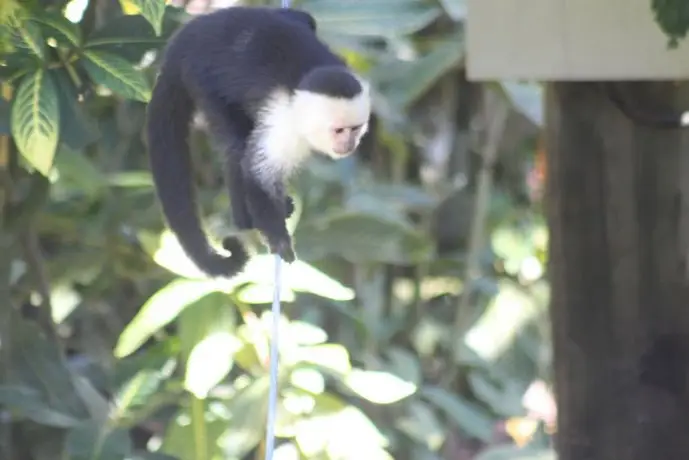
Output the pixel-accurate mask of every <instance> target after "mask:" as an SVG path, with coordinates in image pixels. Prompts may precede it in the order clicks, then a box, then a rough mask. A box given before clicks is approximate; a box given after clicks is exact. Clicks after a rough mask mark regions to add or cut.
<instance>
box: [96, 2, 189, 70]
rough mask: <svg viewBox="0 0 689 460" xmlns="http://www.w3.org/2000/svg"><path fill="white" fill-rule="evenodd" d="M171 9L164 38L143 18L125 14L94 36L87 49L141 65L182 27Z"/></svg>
mask: <svg viewBox="0 0 689 460" xmlns="http://www.w3.org/2000/svg"><path fill="white" fill-rule="evenodd" d="M171 10H173V9H168V10H166V14H165V17H164V20H163V27H162V36H160V37H158V36H156V34H155V31H154V30H153V28H152V27H151V25H150V24H149V23H148V21H147V20H146V18H144V17H143V16H139V15H136V16H130V15H124V16H119V17H114V18H112V19H111V20H109V21H107V22H106V23H105V25H103V27H101V28H99V29H98V30H96V31H94V32H93V33H92V34H90V35H89V37H88V38H87V40H86V44H85V47H86V49H88V50H99V51H106V52H109V53H114V54H117V55H118V56H120V57H123V58H125V59H127V60H128V61H130V62H139V61H140V60H141V58H142V57H143V55H144V54H145V53H146V52H147V51H150V50H154V49H158V48H161V47H162V46H163V45H164V44H165V42H166V40H167V38H168V37H169V36H170V35H171V34H172V33H173V32H174V30H175V29H176V28H177V27H178V26H179V23H178V22H177V20H176V19H174V18H173V17H172V16H173V15H171V14H167V13H168V12H170V11H171Z"/></svg>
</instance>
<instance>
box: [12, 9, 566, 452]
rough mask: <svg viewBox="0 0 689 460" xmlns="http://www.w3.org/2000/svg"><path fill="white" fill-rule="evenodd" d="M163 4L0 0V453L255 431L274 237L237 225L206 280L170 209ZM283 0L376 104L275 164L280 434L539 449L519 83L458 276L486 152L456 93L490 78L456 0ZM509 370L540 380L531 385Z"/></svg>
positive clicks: (535, 245)
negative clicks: (152, 162)
mask: <svg viewBox="0 0 689 460" xmlns="http://www.w3.org/2000/svg"><path fill="white" fill-rule="evenodd" d="M166 3H167V2H164V1H163V0H121V1H120V2H109V1H105V0H90V1H85V2H81V1H63V0H46V1H42V2H36V1H27V2H21V3H19V2H13V1H11V2H2V3H0V21H2V24H3V28H2V30H3V32H2V33H3V35H0V37H2V38H3V39H4V41H3V50H7V51H6V52H5V53H4V54H2V56H0V85H1V87H2V96H3V97H2V98H0V206H1V211H2V214H1V215H0V254H2V256H1V257H0V314H1V315H2V316H1V317H0V337H1V338H2V348H0V351H1V352H2V354H1V355H0V364H1V368H0V375H2V384H1V385H0V410H2V415H3V420H5V421H6V423H4V425H3V427H2V428H0V431H2V433H3V440H2V441H3V442H1V443H0V458H3V459H5V458H7V459H12V460H14V459H17V458H21V459H31V460H34V459H35V460H42V459H54V458H65V459H67V458H69V459H72V460H74V459H90V460H96V459H98V460H105V459H107V460H109V459H151V460H153V459H160V460H163V459H167V460H170V459H179V460H211V459H212V460H215V459H246V458H257V457H258V456H260V455H261V453H262V449H263V446H262V439H263V436H264V431H265V419H266V417H265V411H266V400H267V392H268V376H267V364H268V357H269V356H268V353H269V344H270V337H269V332H268V331H269V325H270V324H271V314H270V312H269V305H268V304H269V302H270V299H271V297H272V285H273V280H272V273H273V270H272V268H273V259H272V257H271V256H270V255H268V254H266V253H265V250H264V249H263V248H261V247H256V248H254V249H255V253H256V254H255V255H254V257H253V258H252V260H251V261H250V263H249V265H248V267H247V269H246V270H245V272H244V273H243V274H242V275H241V276H239V277H237V278H235V279H233V280H231V281H222V282H221V281H213V280H207V279H205V278H204V277H203V276H201V274H200V273H199V272H198V270H197V269H196V268H195V267H194V266H193V264H192V263H191V262H190V261H189V260H187V258H186V257H185V256H184V253H183V252H182V251H181V249H180V248H179V245H178V243H177V241H176V240H175V238H174V236H172V234H171V233H170V232H169V231H167V230H166V229H165V227H164V223H163V220H162V219H161V215H160V212H159V210H158V208H157V203H156V197H155V192H154V190H153V186H152V181H151V177H150V173H149V172H148V171H147V169H148V164H147V160H146V148H145V143H144V141H143V135H142V126H143V121H144V116H145V103H146V101H147V100H148V99H149V98H150V93H151V88H152V85H153V83H154V78H155V72H156V66H157V64H158V56H159V51H160V49H161V48H162V46H163V45H164V44H165V42H166V40H167V39H168V38H169V37H170V35H171V34H172V33H173V32H174V31H175V30H176V28H177V27H179V25H180V24H181V23H182V22H183V21H185V20H186V19H187V18H188V16H189V15H190V14H193V13H192V10H194V9H195V8H197V7H198V5H192V4H189V5H188V9H187V10H185V9H183V8H181V7H179V3H177V4H176V6H175V5H172V4H166ZM191 3H194V2H191ZM251 3H252V4H260V3H261V2H255V1H254V2H251ZM296 3H297V2H296V1H295V4H296ZM264 4H265V3H264ZM6 5H7V6H6ZM298 6H300V7H302V8H304V9H306V10H307V11H310V12H311V13H312V14H313V15H314V16H315V17H316V19H317V20H318V22H319V30H320V33H321V35H322V37H323V39H324V40H326V41H328V42H329V43H330V45H331V46H332V47H333V48H334V49H335V50H336V51H338V52H339V53H341V54H342V55H343V56H344V57H345V58H346V59H347V60H348V61H349V62H350V63H351V65H352V66H353V67H355V68H356V69H357V70H358V71H360V72H362V73H363V74H365V75H366V77H368V78H369V79H370V80H371V82H372V84H373V87H374V89H375V91H374V92H375V99H374V105H375V119H374V123H373V124H372V126H371V133H370V134H369V135H368V136H367V139H368V140H367V145H364V146H362V149H361V150H362V151H361V152H360V153H361V154H360V155H358V158H351V159H348V160H344V161H341V162H338V163H332V162H329V161H325V160H322V159H318V158H314V159H313V160H312V161H310V162H309V164H308V166H307V168H306V170H305V171H304V172H303V174H301V175H300V176H299V177H298V178H296V180H295V182H294V183H293V184H292V186H293V188H294V190H293V194H294V195H295V197H296V201H297V203H296V205H297V206H296V207H297V211H296V212H295V216H294V217H292V218H291V220H290V222H289V226H290V228H291V229H292V230H293V233H294V235H295V239H296V243H297V252H298V254H299V258H300V260H299V261H298V262H296V263H294V264H292V265H290V266H289V267H285V270H284V271H285V277H284V286H283V291H282V292H281V299H282V301H283V302H285V304H286V308H285V311H286V313H285V315H284V316H283V317H282V318H281V322H282V326H281V336H280V344H279V346H280V353H281V356H280V358H281V376H280V381H281V392H280V398H281V399H280V410H279V414H278V415H279V417H278V426H277V432H278V436H279V438H280V441H281V444H280V446H279V448H278V452H277V453H276V458H304V459H330V458H338V459H345V458H356V459H358V458H370V459H378V458H380V459H389V458H396V459H402V460H404V459H415V460H416V459H421V460H432V459H441V458H459V459H465V458H467V459H468V458H473V456H475V455H481V456H482V457H480V458H500V459H503V458H504V459H508V458H541V457H538V455H547V454H548V448H549V443H550V440H549V435H548V433H545V430H546V429H547V430H550V429H552V428H553V424H554V423H553V420H552V418H548V416H547V415H548V414H550V415H552V411H550V412H548V410H541V409H540V406H542V405H543V404H544V401H546V402H547V401H548V396H549V395H548V393H547V391H545V390H542V391H540V393H539V392H536V390H533V389H532V388H533V387H534V381H538V379H542V378H545V376H547V374H548V358H547V354H546V353H544V350H545V351H547V349H548V346H547V334H545V333H543V332H542V325H543V323H542V322H543V320H544V315H543V313H544V305H545V304H546V301H547V288H546V286H545V284H544V281H543V279H542V272H543V270H542V267H543V266H544V263H545V249H544V248H545V244H546V235H545V232H544V229H543V223H542V221H541V219H540V217H539V214H538V209H537V206H532V203H526V204H524V200H523V198H521V197H523V195H524V194H525V193H526V192H527V185H526V181H525V180H524V177H523V169H524V168H525V167H528V165H529V162H530V161H532V157H533V150H534V148H533V146H532V144H533V137H534V135H535V134H536V130H535V129H534V126H533V124H534V123H535V124H539V123H540V118H539V117H540V112H539V111H538V110H539V109H538V108H539V107H540V92H539V90H538V88H537V87H535V86H533V85H516V84H510V85H507V84H506V85H501V87H500V90H501V91H502V92H503V93H504V94H505V95H507V96H508V97H507V98H504V99H503V100H502V102H503V103H508V102H510V100H511V101H513V102H514V104H515V105H516V106H517V107H516V110H515V111H514V112H513V116H514V117H518V118H519V117H521V115H519V113H520V112H523V113H525V114H526V118H525V119H522V118H519V119H520V120H522V121H524V120H527V122H526V123H525V124H526V125H527V126H528V128H525V129H523V131H522V133H521V135H520V140H521V141H529V142H531V144H529V142H524V145H525V146H524V147H523V148H522V147H520V148H521V151H523V152H524V155H510V159H509V160H508V159H503V160H504V163H503V164H502V166H503V168H504V171H505V177H504V178H503V179H502V180H500V181H498V183H497V185H496V187H495V190H494V192H493V194H492V197H491V200H490V201H489V202H488V203H483V204H481V203H474V204H473V205H472V206H475V207H479V206H487V207H488V208H489V209H488V211H489V212H488V215H489V222H488V228H489V230H490V232H491V234H490V235H485V238H484V240H485V241H484V242H482V243H480V248H479V249H481V251H479V252H480V253H481V254H483V255H482V256H481V258H480V261H479V262H480V263H479V265H480V269H481V272H482V273H483V274H484V276H483V278H481V279H478V280H476V281H474V282H471V283H469V282H466V283H462V282H461V279H462V275H463V273H464V271H465V270H466V268H467V264H468V262H467V260H466V259H467V258H468V257H469V256H468V255H467V254H468V253H470V252H471V251H470V249H471V248H470V247H468V243H467V241H469V240H471V239H472V238H469V235H467V232H466V223H467V222H468V221H469V218H470V215H471V212H470V211H468V212H464V211H461V209H463V207H462V206H460V205H458V204H457V203H458V201H459V202H461V203H464V202H471V200H473V199H474V198H475V195H476V194H475V192H474V191H475V189H476V184H475V179H474V176H475V174H474V173H475V172H476V170H475V168H473V165H474V164H475V163H480V162H476V161H474V160H475V158H473V156H472V155H469V153H468V152H470V151H471V149H472V147H471V146H470V145H468V143H466V142H464V141H463V140H462V139H466V138H468V137H469V134H471V131H472V130H471V129H470V119H471V118H473V117H475V116H476V113H474V112H475V108H474V107H472V108H471V110H467V109H466V107H467V106H470V104H468V103H467V102H466V101H467V100H470V99H471V97H476V96H477V95H481V94H483V92H485V91H487V89H486V88H482V87H478V86H474V85H468V84H467V83H466V82H463V80H462V73H461V72H462V69H461V66H462V62H463V46H462V28H463V27H462V26H463V25H462V21H463V19H464V16H465V7H464V2H463V1H462V0H442V1H426V0H357V1H341V0H337V1H333V0H303V1H301V2H298ZM465 93H466V94H465ZM472 94H473V96H472ZM462 98H466V100H464V99H462ZM510 103H511V102H510ZM464 111H465V112H464ZM460 112H461V113H460ZM190 141H191V143H192V146H193V150H194V152H195V156H196V157H195V171H196V173H197V174H196V176H197V181H198V182H199V185H200V187H199V191H200V192H199V199H200V201H201V202H202V210H203V216H204V218H205V220H206V221H207V223H208V226H209V228H211V230H212V233H213V234H216V235H220V234H222V233H224V232H226V231H229V230H230V229H229V228H228V227H230V226H229V225H228V223H227V219H226V215H227V211H226V210H227V207H228V198H227V196H226V193H225V188H224V187H223V185H222V182H221V178H220V177H219V175H218V169H219V168H218V167H217V166H218V164H219V163H218V162H219V161H220V159H218V158H217V157H216V156H215V155H214V153H213V152H212V151H211V150H212V149H211V148H210V145H209V142H208V139H207V138H206V136H205V134H204V133H203V131H202V130H196V129H195V130H194V133H193V136H192V137H191V139H190ZM513 143H514V145H517V144H518V143H517V142H516V141H515V142H513ZM514 145H510V147H508V149H509V150H510V151H518V150H519V149H518V148H517V147H515V146H514ZM519 145H521V144H519ZM517 153H521V152H517ZM427 170H430V172H431V173H432V174H430V177H436V179H434V180H429V179H427V178H425V175H424V174H425V173H424V174H422V173H419V171H424V172H427ZM515 176H516V177H517V179H516V180H512V179H513V178H514V177H515ZM462 177H464V178H465V182H466V183H467V185H466V186H464V187H457V185H456V184H457V183H460V182H461V180H459V179H460V178H462ZM458 210H460V211H458ZM447 234H449V235H451V237H450V238H449V239H448V238H445V237H444V236H443V235H447ZM447 241H449V242H450V243H449V245H448V244H447ZM469 244H470V243H469ZM469 288H471V289H470V290H471V293H472V294H471V296H470V302H469V307H468V308H466V309H464V310H461V311H460V310H459V309H458V308H457V305H459V303H460V297H461V296H462V295H463V293H466V292H469ZM505 318H508V319H509V320H508V321H505V320H504V319H505ZM527 389H528V391H527ZM525 392H526V393H527V394H529V395H532V396H531V399H532V400H534V399H535V400H537V401H538V402H537V403H530V405H526V406H527V407H526V408H525V404H526V403H524V402H523V397H524V395H525ZM534 392H536V393H534ZM533 394H536V396H533ZM526 409H528V412H527V410H526ZM544 412H545V413H546V415H533V414H534V413H536V414H542V413H544ZM503 423H504V424H505V426H507V427H508V428H507V430H506V431H507V433H504V431H505V430H502V431H503V433H502V437H501V436H500V435H496V432H500V431H501V429H500V426H501V425H502V424H503ZM9 426H11V428H12V429H11V433H10V431H9V430H6V431H5V427H9ZM525 427H526V429H525ZM5 433H8V435H7V436H5V435H4V434H5ZM523 433H526V434H523ZM507 434H509V436H507ZM514 444H517V445H518V446H520V447H521V446H524V445H528V448H524V449H522V448H515V446H514ZM508 447H509V449H508ZM544 452H545V454H544ZM469 455H471V457H470V456H469ZM543 458H545V457H543Z"/></svg>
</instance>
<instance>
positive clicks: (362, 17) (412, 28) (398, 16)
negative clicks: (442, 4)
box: [300, 0, 442, 36]
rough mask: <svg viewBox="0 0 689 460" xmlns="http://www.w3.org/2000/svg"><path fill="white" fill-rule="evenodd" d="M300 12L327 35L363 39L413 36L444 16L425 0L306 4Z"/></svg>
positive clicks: (326, 0)
mask: <svg viewBox="0 0 689 460" xmlns="http://www.w3.org/2000/svg"><path fill="white" fill-rule="evenodd" d="M300 8H301V9H303V10H305V11H308V12H309V13H311V14H312V15H313V16H314V17H315V18H316V21H317V22H318V27H319V28H320V29H321V30H323V31H327V32H329V33H333V32H337V33H342V34H344V35H363V36H399V35H406V34H411V33H414V32H416V31H419V30H421V29H422V28H424V27H426V26H427V25H428V24H430V23H431V22H432V21H434V20H435V19H437V18H438V17H439V16H440V15H441V14H442V9H441V8H439V7H437V6H435V5H432V4H430V3H429V2H425V1H423V0H347V1H346V2H343V1H341V0H305V1H303V2H301V3H300Z"/></svg>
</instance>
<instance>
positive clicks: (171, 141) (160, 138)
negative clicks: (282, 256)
mask: <svg viewBox="0 0 689 460" xmlns="http://www.w3.org/2000/svg"><path fill="white" fill-rule="evenodd" d="M176 77H177V76H176V75H174V74H173V75H166V74H164V73H162V74H161V75H160V76H159V77H158V81H157V82H156V85H155V87H154V89H153V96H152V98H151V101H150V103H149V104H148V109H147V120H146V123H147V126H146V130H147V138H148V149H149V156H150V164H151V171H152V174H153V181H154V183H155V187H156V191H157V194H158V198H159V200H160V203H161V206H162V210H163V214H164V215H165V218H166V220H167V222H168V225H169V227H170V229H171V230H172V231H173V232H174V233H175V235H176V236H177V239H178V240H179V243H180V245H181V246H182V249H184V252H185V253H186V254H187V256H188V257H189V258H190V259H191V260H192V261H193V262H194V263H195V264H196V265H197V267H198V268H199V269H200V270H202V271H203V272H205V273H206V274H208V275H210V276H221V277H233V276H235V275H237V274H239V273H240V272H241V271H242V270H243V269H244V266H245V265H246V263H247V261H248V259H249V255H248V253H247V251H246V248H245V247H244V246H243V245H242V244H241V242H240V241H239V240H238V239H237V238H226V239H225V241H224V242H223V246H224V247H225V249H227V250H229V251H231V255H230V256H229V257H225V256H223V255H221V254H219V253H218V252H217V251H216V250H215V249H213V248H212V247H211V246H210V244H209V242H208V238H207V237H206V234H205V233H204V231H203V229H202V226H201V220H200V218H199V215H198V211H197V204H196V193H195V190H194V185H193V177H192V172H191V171H192V163H191V157H190V152H189V145H188V137H189V131H190V128H189V125H190V123H191V118H192V116H193V113H194V102H193V100H192V99H191V96H190V95H189V93H188V91H187V89H186V88H185V87H184V85H183V84H182V83H181V80H180V79H179V78H176Z"/></svg>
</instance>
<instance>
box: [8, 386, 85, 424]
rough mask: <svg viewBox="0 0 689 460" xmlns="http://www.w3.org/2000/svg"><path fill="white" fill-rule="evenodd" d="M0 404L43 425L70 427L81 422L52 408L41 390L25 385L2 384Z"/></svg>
mask: <svg viewBox="0 0 689 460" xmlns="http://www.w3.org/2000/svg"><path fill="white" fill-rule="evenodd" d="M0 406H3V407H5V408H6V409H8V410H9V411H11V412H13V413H14V414H16V415H18V416H20V417H25V418H27V419H29V420H32V421H34V422H36V423H40V424H42V425H49V426H54V427H60V428H69V427H72V426H76V425H77V424H78V423H79V420H78V419H76V418H74V417H72V416H71V415H69V414H62V413H60V412H58V411H55V410H53V409H51V408H50V406H49V405H48V404H47V402H46V401H44V400H43V396H42V395H41V393H40V392H39V391H37V390H34V389H33V388H28V387H24V386H0Z"/></svg>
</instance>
